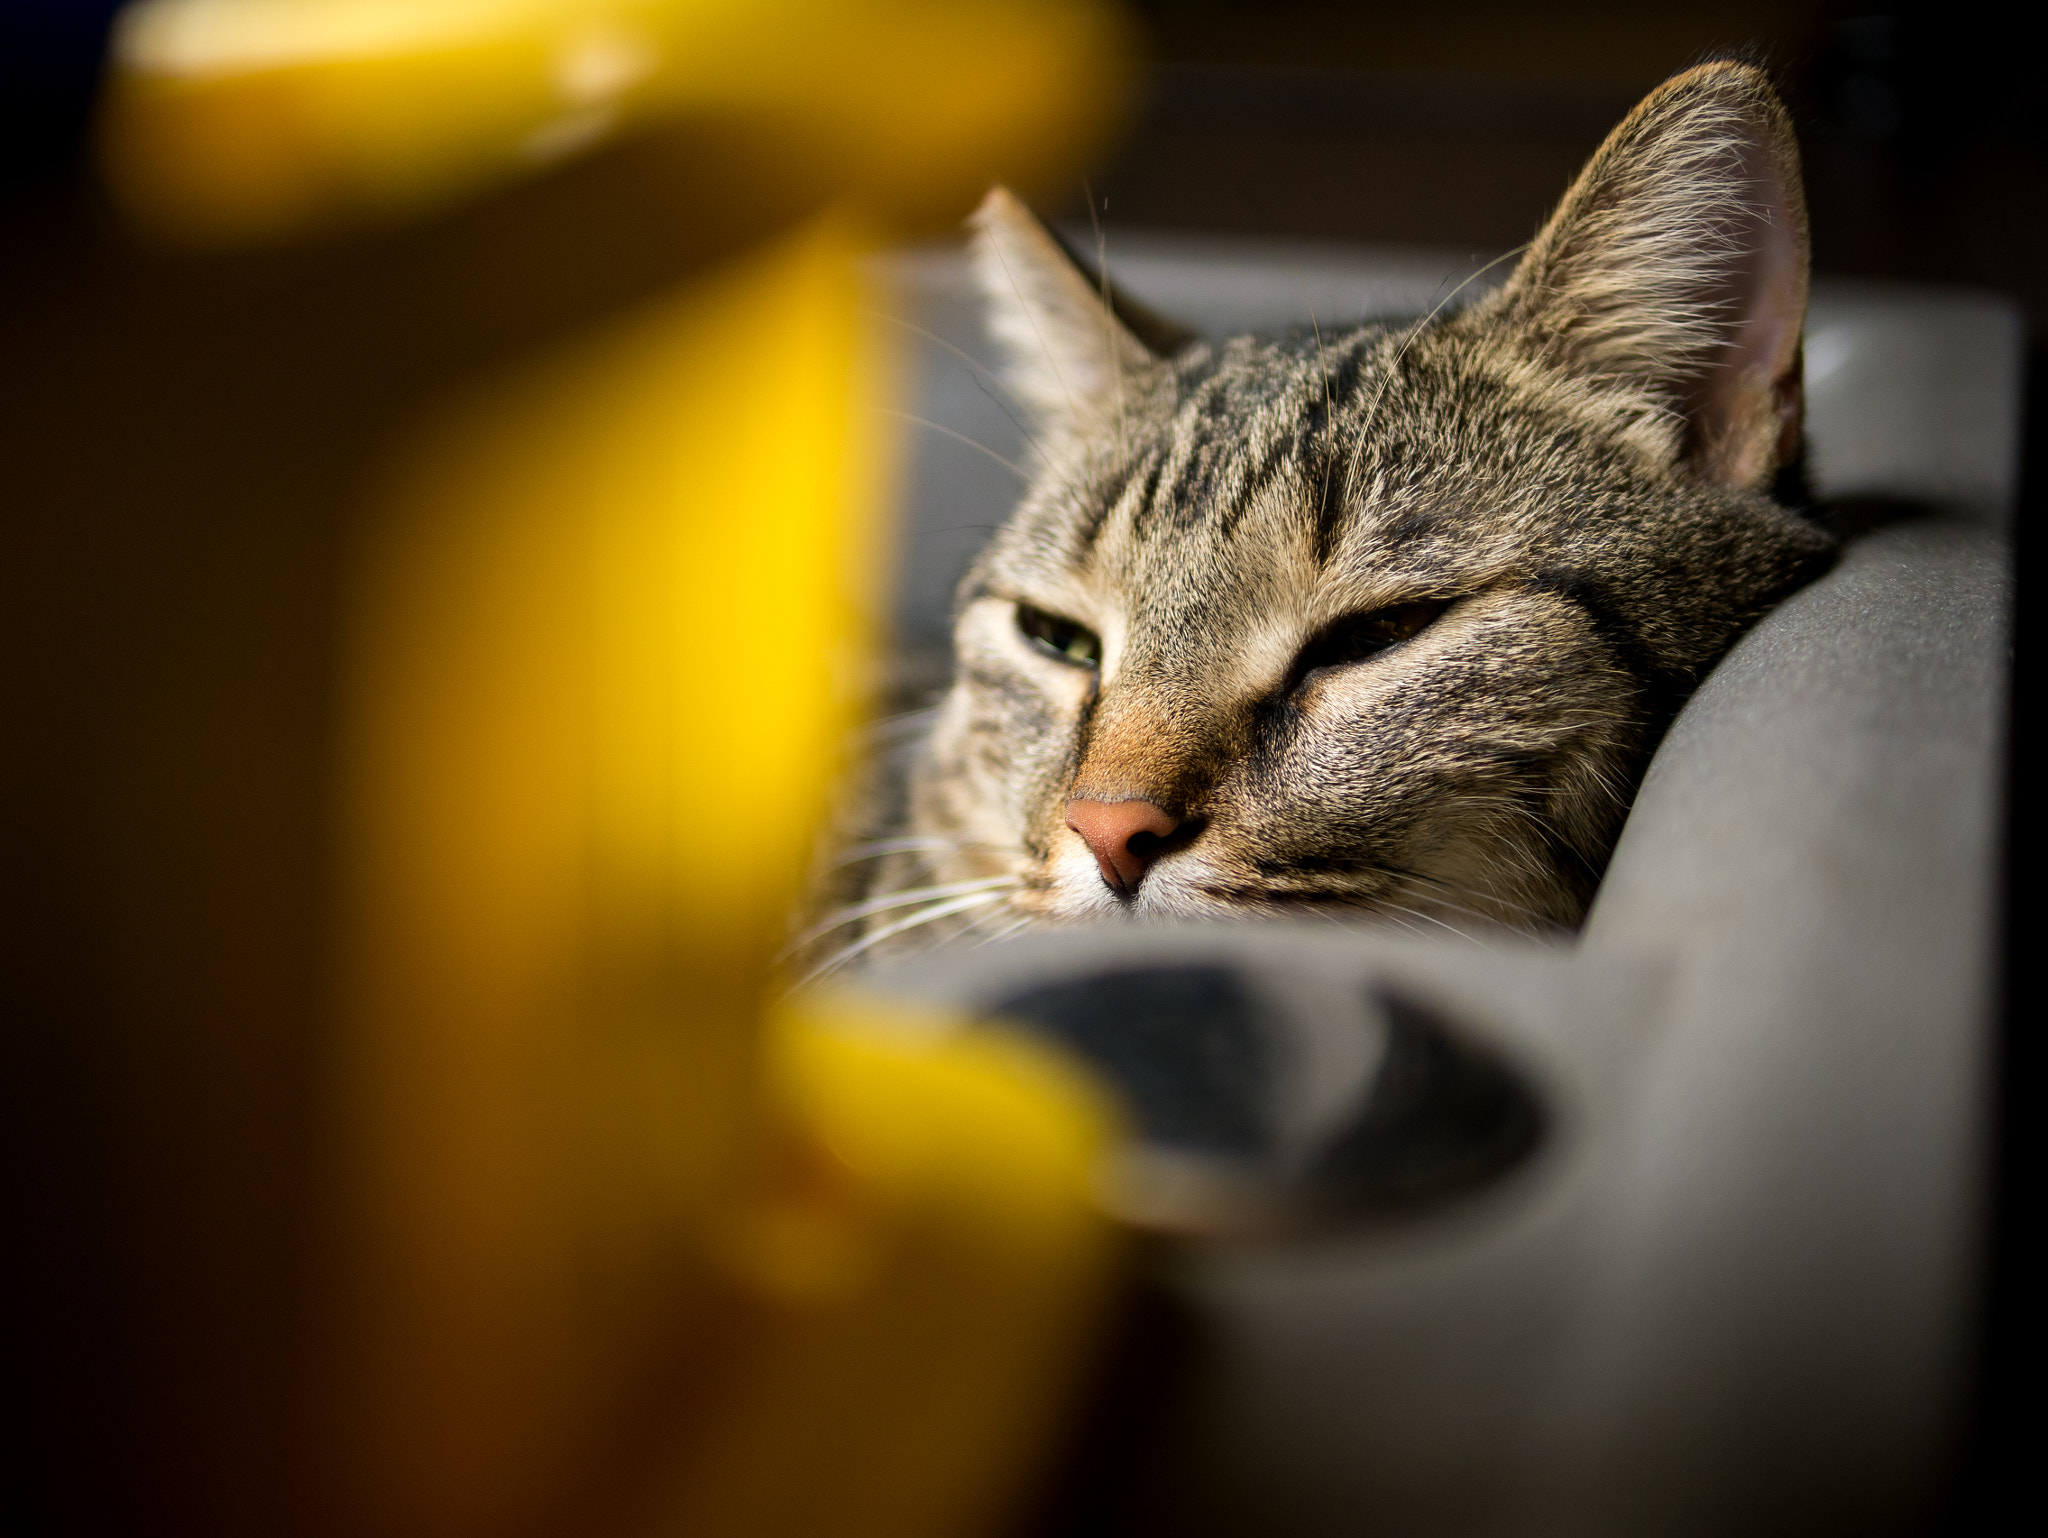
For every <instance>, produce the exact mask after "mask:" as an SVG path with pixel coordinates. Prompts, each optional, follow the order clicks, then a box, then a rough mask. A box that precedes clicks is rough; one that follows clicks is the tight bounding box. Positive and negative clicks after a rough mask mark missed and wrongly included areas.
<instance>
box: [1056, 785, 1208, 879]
mask: <svg viewBox="0 0 2048 1538" xmlns="http://www.w3.org/2000/svg"><path fill="white" fill-rule="evenodd" d="M1067 826H1068V827H1070V828H1072V829H1073V830H1074V831H1075V832H1076V833H1078V834H1080V835H1081V839H1082V841H1083V842H1084V843H1086V844H1087V846H1088V848H1089V849H1090V850H1091V851H1092V852H1093V853H1094V855H1095V863H1096V865H1097V866H1099V867H1100V868H1101V870H1102V879H1103V880H1104V881H1105V882H1107V883H1108V885H1109V889H1110V890H1111V891H1113V892H1115V893H1116V894H1117V895H1118V896H1120V897H1129V896H1130V895H1131V894H1132V893H1133V892H1135V891H1137V890H1138V883H1139V882H1141V881H1143V880H1144V879H1145V872H1146V871H1147V870H1148V869H1149V868H1150V867H1151V864H1152V862H1153V861H1154V860H1156V859H1157V858H1158V857H1159V854H1160V845H1161V844H1162V843H1163V842H1164V840H1165V839H1166V838H1167V836H1168V835H1169V834H1171V833H1172V832H1173V831H1174V830H1175V829H1177V828H1178V827H1179V826H1180V819H1179V818H1178V817H1175V816H1174V815H1173V814H1172V813H1170V812H1168V811H1167V810H1166V808H1164V807H1162V806H1155V805H1154V804H1153V803H1152V802H1150V801H1069V802H1068V803H1067Z"/></svg>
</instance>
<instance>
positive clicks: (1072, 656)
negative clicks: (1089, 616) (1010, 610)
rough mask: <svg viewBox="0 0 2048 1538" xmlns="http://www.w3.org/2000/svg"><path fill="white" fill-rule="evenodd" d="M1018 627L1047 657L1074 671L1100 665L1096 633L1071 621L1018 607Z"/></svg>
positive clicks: (1099, 646) (1099, 651) (1099, 642)
mask: <svg viewBox="0 0 2048 1538" xmlns="http://www.w3.org/2000/svg"><path fill="white" fill-rule="evenodd" d="M1017 628H1018V629H1019V630H1020V631H1022V632H1023V634H1024V638H1025V639H1026V640H1028V641H1029V642H1030V643H1031V644H1032V645H1033V646H1035V647H1037V648H1038V649H1039V650H1040V651H1042V652H1044V653H1045V654H1046V655H1047V656H1048V657H1056V658H1058V659H1059V660H1060V661H1061V662H1065V663H1068V664H1070V665H1072V666H1074V667H1077V668H1092V667H1100V666H1101V665H1102V642H1101V641H1099V640H1098V639H1096V635H1095V632H1094V631H1092V630H1090V629H1088V628H1087V627H1086V626H1085V625H1077V624H1075V623H1074V622H1073V621H1072V620H1065V619H1061V618H1060V617H1059V616H1058V615H1056V614H1048V613H1046V612H1045V610H1043V609H1034V608H1032V607H1031V606H1030V605H1029V604H1022V603H1020V604H1018V605H1017Z"/></svg>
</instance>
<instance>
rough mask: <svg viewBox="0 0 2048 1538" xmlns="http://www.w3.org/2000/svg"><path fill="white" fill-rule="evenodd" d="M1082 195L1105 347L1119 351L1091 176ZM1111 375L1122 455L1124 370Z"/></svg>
mask: <svg viewBox="0 0 2048 1538" xmlns="http://www.w3.org/2000/svg"><path fill="white" fill-rule="evenodd" d="M1081 195H1082V196H1083V197H1084V198H1086V199H1087V200H1088V223H1089V224H1090V225H1091V226H1092V227H1093V228H1094V230H1095V270H1096V271H1097V272H1098V273H1099V274H1101V277H1102V350H1103V351H1104V352H1105V353H1110V354H1114V353H1115V351H1116V327H1117V318H1116V306H1115V305H1114V304H1112V303H1111V302H1110V297H1109V241H1108V239H1107V238H1106V237H1105V236H1104V235H1103V233H1102V219H1101V217H1100V216H1099V215H1098V214H1097V213H1096V211H1095V189H1094V188H1093V187H1091V186H1089V185H1088V179H1087V178H1086V177H1083V178H1082V179H1081ZM1110 378H1111V381H1112V383H1113V384H1114V386H1115V389H1116V452H1117V457H1118V458H1122V457H1123V456H1124V455H1125V454H1127V453H1128V452H1129V451H1130V433H1129V431H1128V426H1127V421H1126V418H1125V415H1124V371H1123V370H1122V369H1121V368H1117V369H1112V370H1110Z"/></svg>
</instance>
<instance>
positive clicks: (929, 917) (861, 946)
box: [790, 891, 1010, 993]
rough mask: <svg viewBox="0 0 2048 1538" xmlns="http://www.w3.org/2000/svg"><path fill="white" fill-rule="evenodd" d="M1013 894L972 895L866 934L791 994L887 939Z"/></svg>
mask: <svg viewBox="0 0 2048 1538" xmlns="http://www.w3.org/2000/svg"><path fill="white" fill-rule="evenodd" d="M1009 895H1010V894H1009V893H1008V892H1007V891H1001V892H972V893H969V894H968V895H967V896H965V897H956V898H954V899H952V901H950V902H942V903H934V904H932V905H931V906H930V907H928V908H922V909H920V910H918V911H917V912H916V913H913V914H911V915H910V917H908V918H902V919H898V920H896V922H895V923H893V924H884V925H883V926H882V927H881V928H880V929H877V930H873V931H871V932H870V933H868V934H865V935H862V936H861V937H860V938H859V939H858V940H856V941H854V942H853V943H852V944H851V945H848V946H846V947H845V948H844V949H842V950H838V951H835V952H834V953H833V954H832V955H831V956H829V957H827V958H826V959H825V960H824V961H822V962H820V963H819V964H818V965H817V966H815V967H813V968H812V969H811V970H810V971H809V972H807V973H805V974H804V976H803V977H802V978H801V979H799V980H798V981H797V982H796V983H795V984H793V985H792V986H791V988H790V992H792V993H795V992H796V991H798V990H799V989H802V988H808V987H809V986H810V985H811V984H812V983H815V982H817V981H819V980H820V979H822V978H825V977H829V976H830V975H831V974H832V973H834V972H836V971H838V970H839V969H840V968H841V967H843V966H845V965H846V964H847V963H848V962H849V961H852V960H853V959H854V958H855V957H856V956H860V955H863V954H865V953H866V952H867V951H868V950H870V949H871V948H873V947H874V946H877V945H879V944H881V943H882V941H884V940H888V939H893V938H894V937H895V936H897V935H900V934H904V933H907V932H908V931H910V930H912V929H916V928H917V927H919V926H920V925H923V924H929V923H931V922H933V921H934V920H935V919H942V918H947V917H949V916H951V915H952V914H955V913H964V912H966V911H967V910H968V909H970V908H978V907H980V906H982V905H983V904H985V903H993V902H1001V901H1003V900H1004V899H1005V898H1006V897H1008V896H1009Z"/></svg>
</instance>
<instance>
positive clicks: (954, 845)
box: [827, 835, 1024, 870]
mask: <svg viewBox="0 0 2048 1538" xmlns="http://www.w3.org/2000/svg"><path fill="white" fill-rule="evenodd" d="M949 849H950V850H962V851H971V852H972V853H975V854H1006V855H1018V854H1022V853H1023V852H1024V851H1023V850H1022V849H1020V848H1018V847H1017V846H1016V845H1014V844H980V843H976V842H974V841H973V840H971V839H958V838H935V837H931V836H929V835H926V836H920V837H917V838H878V839H873V840H871V841H869V842H868V843H865V844H855V845H853V846H852V847H851V848H849V849H846V850H844V851H843V852H842V853H841V854H840V855H839V856H838V857H837V858H836V859H834V860H833V861H832V863H831V865H829V866H828V867H827V869H830V870H840V869H843V868H844V867H846V866H848V865H858V864H860V863H861V861H863V860H879V859H882V858H884V857H885V856H887V855H892V854H924V853H939V852H942V851H944V850H949Z"/></svg>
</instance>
